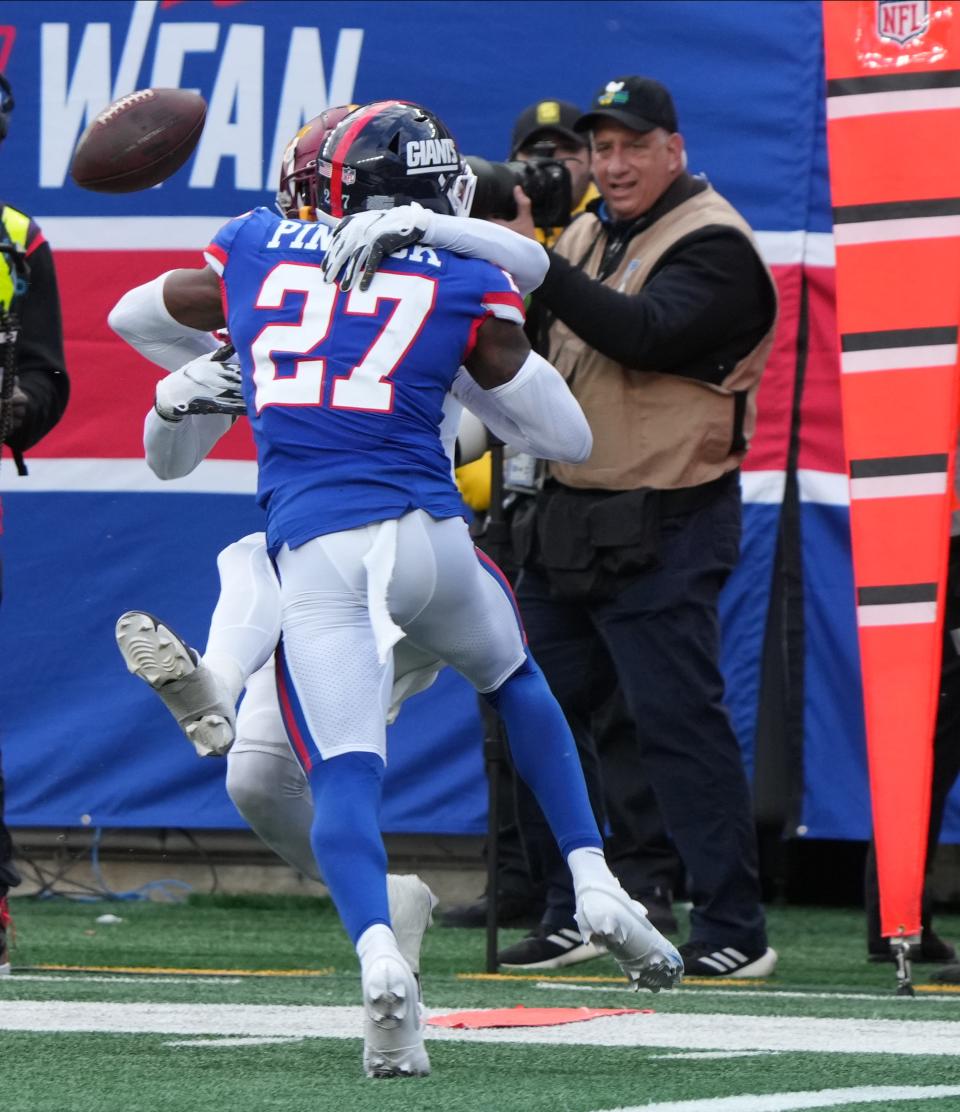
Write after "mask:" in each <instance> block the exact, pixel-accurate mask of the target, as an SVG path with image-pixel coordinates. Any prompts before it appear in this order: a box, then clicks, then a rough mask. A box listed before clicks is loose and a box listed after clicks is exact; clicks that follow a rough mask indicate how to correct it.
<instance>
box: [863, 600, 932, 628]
mask: <svg viewBox="0 0 960 1112" xmlns="http://www.w3.org/2000/svg"><path fill="white" fill-rule="evenodd" d="M936 620H937V604H936V603H935V602H892V603H889V604H886V605H880V606H858V607H857V625H860V626H903V625H927V624H929V623H930V622H935V621H936Z"/></svg>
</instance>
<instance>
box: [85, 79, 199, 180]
mask: <svg viewBox="0 0 960 1112" xmlns="http://www.w3.org/2000/svg"><path fill="white" fill-rule="evenodd" d="M206 114H207V105H206V102H205V101H204V99H203V97H201V96H199V95H198V94H197V93H193V92H190V90H188V89H140V90H138V91H137V92H134V93H129V94H128V95H127V96H125V97H120V99H119V100H115V101H114V102H113V104H111V105H109V106H108V107H106V108H105V109H104V110H103V111H102V112H101V113H100V115H99V116H97V117H96V119H95V120H94V121H93V122H92V123H91V124H90V126H89V127H88V128H87V130H86V131H85V132H84V133H83V135H81V136H80V142H79V143H77V149H76V150H75V151H74V154H73V161H72V163H71V165H70V176H71V177H72V178H73V180H74V181H75V182H76V183H77V185H80V186H82V187H83V188H84V189H92V190H93V191H94V192H96V193H133V192H135V191H136V190H138V189H149V188H150V187H151V186H153V185H156V184H157V183H158V182H162V181H165V180H166V179H167V178H169V177H170V175H171V174H173V173H174V172H175V171H177V170H179V169H180V167H181V166H182V165H183V164H184V163H185V162H186V161H187V159H188V158H189V157H190V155H191V154H192V153H193V149H194V148H195V147H196V145H197V142H198V141H199V139H200V133H201V132H202V131H203V121H204V118H205V117H206Z"/></svg>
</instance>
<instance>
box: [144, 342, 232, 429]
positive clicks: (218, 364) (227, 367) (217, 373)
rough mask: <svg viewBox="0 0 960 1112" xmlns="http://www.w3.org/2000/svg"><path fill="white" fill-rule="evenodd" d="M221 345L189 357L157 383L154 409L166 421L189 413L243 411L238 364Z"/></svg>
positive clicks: (177, 418) (230, 351)
mask: <svg viewBox="0 0 960 1112" xmlns="http://www.w3.org/2000/svg"><path fill="white" fill-rule="evenodd" d="M229 358H233V349H232V348H230V349H229V353H228V352H227V351H226V349H224V348H220V349H219V350H218V351H215V352H211V353H210V354H209V355H201V356H200V357H199V358H197V359H191V361H190V362H189V363H185V364H184V365H183V366H182V367H181V368H180V369H179V370H177V371H174V372H173V373H172V374H169V375H167V377H166V378H162V379H161V380H160V381H159V382H158V383H157V390H156V397H155V402H154V405H155V408H156V410H157V413H159V414H160V416H161V417H162V418H163V419H164V420H165V421H179V420H180V418H181V417H185V416H186V415H187V414H188V413H228V414H230V415H231V416H234V417H239V416H241V415H242V414H244V413H246V411H247V409H246V405H245V404H244V401H243V393H242V390H241V374H240V367H239V366H238V364H237V363H236V362H229V363H228V362H225V361H224V360H225V359H229Z"/></svg>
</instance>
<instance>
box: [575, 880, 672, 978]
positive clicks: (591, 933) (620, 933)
mask: <svg viewBox="0 0 960 1112" xmlns="http://www.w3.org/2000/svg"><path fill="white" fill-rule="evenodd" d="M646 910H647V909H646V908H645V907H644V906H643V904H642V903H639V902H638V901H637V900H631V899H630V897H629V896H628V895H627V893H626V892H624V891H623V889H622V888H600V887H587V888H584V889H582V890H581V891H580V892H578V893H577V913H576V920H577V926H579V928H580V933H581V934H582V935H583V937H584V939H585V940H586V941H587V942H598V943H600V944H601V945H603V946H605V947H606V948H607V950H609V952H610V953H611V954H612V955H613V956H614V957H615V958H616V959H617V964H618V965H619V966H620V968H621V969H622V970H623V972H624V973H625V974H626V975H627V977H628V978H629V979H630V981H631V982H632V983H633V984H634V985H635V987H636V988H638V989H639V988H641V987H642V988H648V989H650V990H651V991H652V992H659V991H660V989H662V988H673V987H674V985H677V984H679V983H680V981H681V979H682V978H683V959H682V958H681V957H680V953H679V951H678V950H677V948H676V947H675V946H674V945H673V943H672V942H670V940H669V939H667V938H664V936H663V935H662V934H661V933H660V932H659V931H658V930H657V928H656V927H655V926H654V925H653V924H652V923H651V922H650V920H649V919H648V918H647V915H646Z"/></svg>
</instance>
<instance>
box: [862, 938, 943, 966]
mask: <svg viewBox="0 0 960 1112" xmlns="http://www.w3.org/2000/svg"><path fill="white" fill-rule="evenodd" d="M895 960H896V959H895V958H894V956H893V951H892V950H891V949H890V940H889V939H888V938H871V939H869V940H868V941H867V961H895ZM910 960H911V961H912V962H916V963H917V964H919V965H947V964H949V963H950V962H955V961H956V960H957V951H956V949H955V948H954V947H953V946H952V945H951V944H950V943H949V942H944V940H943V939H942V938H941V937H940V936H939V935H938V934H934V932H933V931H932V930H925V931H924V932H923V933H922V934H921V935H920V945H919V946H916V945H913V946H911V947H910Z"/></svg>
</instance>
